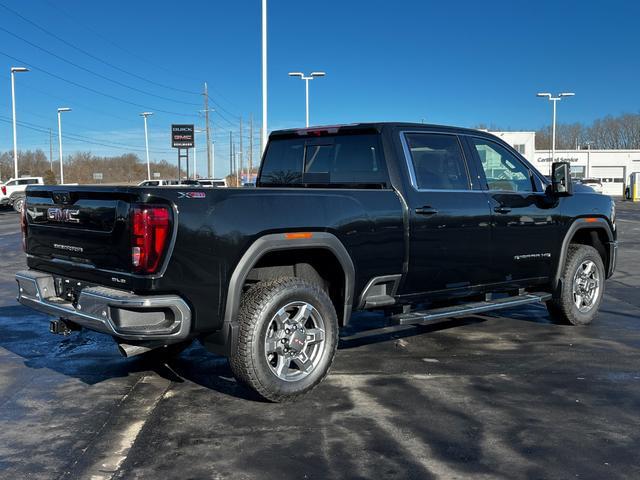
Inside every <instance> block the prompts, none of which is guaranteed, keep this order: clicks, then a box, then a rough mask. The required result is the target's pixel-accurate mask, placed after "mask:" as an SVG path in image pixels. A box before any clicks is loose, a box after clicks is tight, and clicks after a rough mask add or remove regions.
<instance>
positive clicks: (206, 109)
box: [203, 82, 212, 178]
mask: <svg viewBox="0 0 640 480" xmlns="http://www.w3.org/2000/svg"><path fill="white" fill-rule="evenodd" d="M203 95H204V123H205V131H206V132H207V178H212V172H211V170H212V168H211V166H212V162H211V131H210V129H209V88H208V87H207V82H204V94H203Z"/></svg>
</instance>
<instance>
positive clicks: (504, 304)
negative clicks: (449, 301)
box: [391, 292, 551, 325]
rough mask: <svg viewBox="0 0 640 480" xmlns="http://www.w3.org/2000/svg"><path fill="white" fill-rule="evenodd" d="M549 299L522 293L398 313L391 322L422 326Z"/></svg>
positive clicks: (540, 294)
mask: <svg viewBox="0 0 640 480" xmlns="http://www.w3.org/2000/svg"><path fill="white" fill-rule="evenodd" d="M550 298H551V294H550V293H546V292H535V293H524V294H522V295H516V296H512V297H505V298H499V299H496V300H487V301H484V302H473V303H464V304H460V305H455V306H452V307H444V308H434V309H433V310H423V311H415V312H409V313H399V314H397V315H394V316H392V317H391V322H392V323H393V324H396V325H422V324H425V323H429V322H432V321H434V320H441V319H443V318H457V317H464V316H466V315H473V314H476V313H484V312H490V311H492V310H500V309H502V308H510V307H517V306H520V305H527V304H529V303H536V302H544V301H547V300H549V299H550Z"/></svg>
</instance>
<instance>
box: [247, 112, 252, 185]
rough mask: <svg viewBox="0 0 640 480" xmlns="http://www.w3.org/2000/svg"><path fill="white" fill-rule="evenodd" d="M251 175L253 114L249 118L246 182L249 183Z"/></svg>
mask: <svg viewBox="0 0 640 480" xmlns="http://www.w3.org/2000/svg"><path fill="white" fill-rule="evenodd" d="M252 173H253V113H252V114H251V115H250V116H249V175H247V181H248V182H251V174H252Z"/></svg>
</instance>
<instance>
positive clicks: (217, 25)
mask: <svg viewBox="0 0 640 480" xmlns="http://www.w3.org/2000/svg"><path fill="white" fill-rule="evenodd" d="M3 6H5V7H8V8H9V9H11V10H12V11H13V12H12V11H10V10H7V9H6V8H4V7H3ZM14 12H17V13H18V14H19V15H20V16H21V17H22V18H21V17H20V16H18V15H16V14H15V13H14ZM638 18H640V5H639V4H638V3H637V2H631V1H624V2H622V1H607V2H596V1H589V2H587V1H581V2H579V1H573V2H569V1H567V2H556V1H536V2H524V1H498V2H492V1H448V2H443V1H417V0H414V1H409V0H396V1H381V0H368V1H365V0H323V1H304V0H270V2H269V128H270V129H276V128H288V127H297V126H301V125H303V124H304V83H303V82H302V81H300V80H297V79H293V78H289V77H288V76H287V72H288V71H292V70H300V71H304V72H310V71H312V70H324V71H326V72H327V76H326V77H325V78H321V79H318V80H314V81H313V82H312V83H311V85H310V88H311V123H312V124H335V123H344V122H358V121H370V120H402V121H418V122H419V121H421V120H422V119H424V120H425V121H426V122H429V123H443V124H454V125H461V126H474V125H477V124H479V123H485V124H494V125H497V126H500V127H502V128H505V129H524V130H531V129H536V128H539V127H541V126H543V125H545V124H547V123H548V122H549V119H550V115H551V108H550V105H549V102H547V101H543V100H542V99H538V98H536V97H535V93H536V92H537V91H550V92H559V91H574V92H576V97H574V98H570V99H567V100H563V102H561V103H560V105H559V109H558V114H559V121H561V122H575V121H582V122H590V121H592V120H593V119H595V118H598V117H602V116H605V115H608V114H612V115H616V114H619V113H622V112H638V111H639V110H640V55H638V50H639V47H640V37H639V36H638V32H637V20H638ZM0 19H1V21H0V151H4V150H9V149H11V148H12V147H11V145H12V143H11V142H12V137H11V135H12V134H11V124H10V123H7V120H10V118H11V95H10V93H11V87H10V76H9V68H10V67H11V66H13V65H19V64H27V65H29V66H32V67H34V68H33V70H32V71H31V72H29V73H25V74H20V75H19V76H17V77H16V96H17V111H18V119H19V121H22V122H28V124H29V126H30V127H32V128H36V129H43V130H44V131H36V130H30V129H28V128H25V127H23V126H21V127H19V129H18V141H19V147H20V148H24V149H27V148H42V149H44V150H45V151H47V152H48V147H49V137H48V129H49V128H52V129H53V131H54V134H55V131H56V128H57V123H56V108H57V107H59V106H66V107H71V108H73V111H72V112H69V113H66V114H64V117H63V133H64V134H65V135H67V134H68V135H70V136H71V135H73V136H74V137H75V139H71V138H69V139H65V141H64V145H65V152H69V153H71V152H73V151H77V150H82V151H91V152H93V153H96V154H100V155H103V154H118V153H123V152H126V151H135V153H138V154H139V155H140V156H141V157H143V156H144V135H143V123H142V118H141V117H139V116H138V114H139V113H140V112H141V111H144V110H150V111H153V112H155V115H154V116H153V117H151V118H150V120H149V129H150V148H151V150H152V153H151V156H152V159H156V160H160V159H162V158H165V159H167V160H169V161H175V157H176V154H175V152H174V151H172V150H171V149H170V148H169V125H170V124H171V123H192V122H193V123H196V124H200V125H201V124H202V118H201V117H199V116H198V110H200V109H202V108H203V107H202V105H201V103H202V96H201V95H199V92H201V91H202V84H203V82H204V81H207V82H208V83H209V90H210V94H211V98H212V103H211V107H212V108H215V109H216V110H217V112H216V113H214V114H213V116H212V120H213V128H214V131H215V137H214V139H215V141H216V145H217V147H216V161H217V163H218V167H217V169H216V175H222V174H225V173H226V172H227V171H228V149H229V140H228V138H229V131H230V130H234V135H235V136H236V139H237V138H238V132H237V130H238V121H239V120H238V118H239V117H240V116H241V115H242V116H243V118H244V119H245V120H247V121H248V118H249V115H250V114H251V113H253V116H254V121H255V124H256V128H255V130H256V140H257V139H258V136H257V131H258V123H259V121H260V118H261V110H260V108H261V96H260V94H261V86H260V0H235V1H197V0H194V1H191V2H175V1H172V2H168V1H164V0H156V1H147V0H145V1H131V0H130V1H128V2H124V1H120V0H110V1H108V2H107V1H103V2H98V1H90V2H89V1H77V0H73V1H71V0H69V1H61V0H38V1H35V0H0ZM39 27H41V28H39ZM43 29H44V30H46V31H49V32H51V33H53V34H55V35H56V36H58V37H59V38H58V39H56V38H54V37H52V36H51V35H49V34H48V33H46V32H45V31H43ZM16 35H17V36H18V37H21V38H18V37H16ZM43 49H44V50H47V51H48V52H50V53H47V52H46V51H44V50H43ZM80 50H82V51H84V52H86V53H88V54H89V55H87V54H86V53H83V52H82V51H80ZM51 53H53V54H54V55H51ZM6 55H9V56H11V57H14V58H13V59H12V58H9V57H7V56H6ZM1 72H4V73H1ZM45 72H48V73H45ZM92 72H93V73H92ZM124 72H129V74H128V73H124ZM63 79H65V80H66V81H65V80H63ZM69 81H71V82H74V83H75V84H72V83H69ZM133 104H137V105H133ZM168 112H171V113H168ZM246 129H248V123H247V124H246V125H245V132H244V134H245V142H248V132H247V130H246ZM79 137H82V138H79ZM200 138H201V140H200V148H199V151H198V157H199V167H198V168H199V170H200V171H201V172H202V171H204V168H205V167H204V145H203V140H204V135H201V136H200ZM81 140H84V141H81ZM87 142H92V143H87ZM256 143H258V142H257V141H256ZM99 144H104V145H99ZM54 145H55V139H54ZM130 147H133V148H135V149H137V150H133V148H130ZM245 150H246V147H245ZM54 157H57V153H56V150H55V148H54Z"/></svg>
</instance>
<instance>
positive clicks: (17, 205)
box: [13, 197, 24, 213]
mask: <svg viewBox="0 0 640 480" xmlns="http://www.w3.org/2000/svg"><path fill="white" fill-rule="evenodd" d="M22 207H24V198H22V197H21V198H18V199H17V200H15V201H14V202H13V209H14V210H15V211H16V212H18V213H22Z"/></svg>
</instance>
